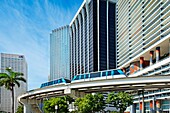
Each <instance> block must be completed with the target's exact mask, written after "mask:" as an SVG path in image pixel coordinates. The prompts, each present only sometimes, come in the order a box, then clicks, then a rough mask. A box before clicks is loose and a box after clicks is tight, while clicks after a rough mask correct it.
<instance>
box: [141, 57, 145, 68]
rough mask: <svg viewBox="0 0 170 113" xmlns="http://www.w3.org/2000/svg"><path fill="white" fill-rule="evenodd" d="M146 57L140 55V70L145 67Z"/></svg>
mask: <svg viewBox="0 0 170 113" xmlns="http://www.w3.org/2000/svg"><path fill="white" fill-rule="evenodd" d="M143 64H144V57H140V70H142V69H143Z"/></svg>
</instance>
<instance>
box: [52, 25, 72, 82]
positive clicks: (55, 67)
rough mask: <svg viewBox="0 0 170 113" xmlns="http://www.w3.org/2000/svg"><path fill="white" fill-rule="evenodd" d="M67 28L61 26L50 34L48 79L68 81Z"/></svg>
mask: <svg viewBox="0 0 170 113" xmlns="http://www.w3.org/2000/svg"><path fill="white" fill-rule="evenodd" d="M69 40H70V39H69V26H68V25H67V26H63V27H60V28H57V29H55V30H53V31H52V33H51V34H50V77H49V80H54V79H59V78H61V77H64V78H67V79H70V68H69V65H70V60H69V55H70V52H69V42H70V41H69Z"/></svg>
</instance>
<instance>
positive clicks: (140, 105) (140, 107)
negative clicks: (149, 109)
mask: <svg viewBox="0 0 170 113" xmlns="http://www.w3.org/2000/svg"><path fill="white" fill-rule="evenodd" d="M142 109H143V106H142V102H140V103H139V110H140V113H142Z"/></svg>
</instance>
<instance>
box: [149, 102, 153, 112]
mask: <svg viewBox="0 0 170 113" xmlns="http://www.w3.org/2000/svg"><path fill="white" fill-rule="evenodd" d="M149 104H150V113H153V100H151V101H150V102H149Z"/></svg>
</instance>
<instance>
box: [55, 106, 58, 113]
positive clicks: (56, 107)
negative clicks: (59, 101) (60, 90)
mask: <svg viewBox="0 0 170 113" xmlns="http://www.w3.org/2000/svg"><path fill="white" fill-rule="evenodd" d="M57 109H58V105H55V110H56V113H57Z"/></svg>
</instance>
